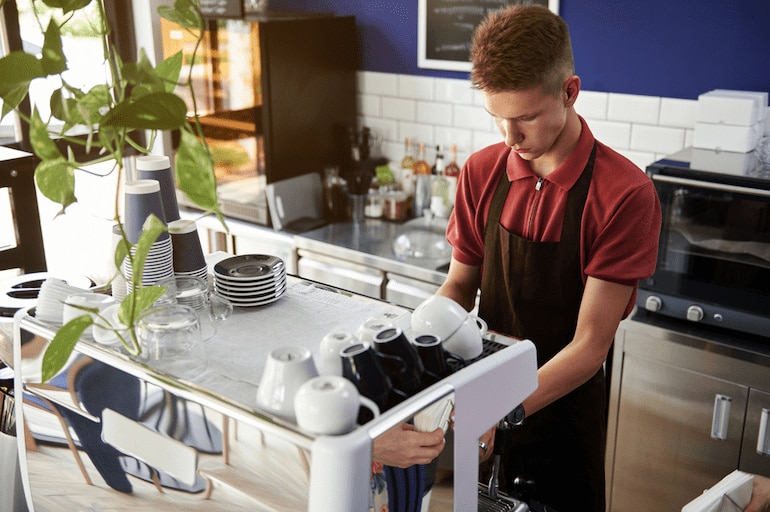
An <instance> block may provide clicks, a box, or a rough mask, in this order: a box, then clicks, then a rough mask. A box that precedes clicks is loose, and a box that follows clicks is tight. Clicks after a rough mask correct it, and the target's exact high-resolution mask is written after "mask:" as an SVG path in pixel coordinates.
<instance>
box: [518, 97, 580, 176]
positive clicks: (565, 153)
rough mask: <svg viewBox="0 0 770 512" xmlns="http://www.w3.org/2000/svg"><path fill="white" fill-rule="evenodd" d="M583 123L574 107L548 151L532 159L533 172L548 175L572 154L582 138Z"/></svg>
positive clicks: (568, 113)
mask: <svg viewBox="0 0 770 512" xmlns="http://www.w3.org/2000/svg"><path fill="white" fill-rule="evenodd" d="M582 130H583V125H582V124H581V123H580V118H579V117H578V115H577V112H575V109H574V108H570V109H569V111H568V112H567V121H566V122H565V123H564V129H563V130H562V131H561V133H560V134H559V136H558V137H557V138H556V140H555V141H554V143H553V146H551V149H550V150H548V152H547V153H545V154H543V155H542V156H541V157H540V158H538V159H537V160H533V161H530V162H529V163H530V167H531V168H532V172H534V173H535V174H536V175H538V176H541V177H546V176H548V175H549V174H551V173H552V172H553V171H555V170H556V169H557V168H558V167H559V166H560V165H561V164H563V163H564V161H565V160H566V159H567V158H568V157H569V156H570V155H571V154H572V152H573V151H574V150H575V148H576V147H577V144H578V141H579V140H580V133H581V132H582Z"/></svg>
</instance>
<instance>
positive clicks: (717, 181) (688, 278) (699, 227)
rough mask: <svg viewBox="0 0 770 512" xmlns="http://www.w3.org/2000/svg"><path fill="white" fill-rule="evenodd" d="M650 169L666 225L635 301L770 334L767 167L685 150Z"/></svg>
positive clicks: (750, 159)
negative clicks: (655, 258) (651, 272)
mask: <svg viewBox="0 0 770 512" xmlns="http://www.w3.org/2000/svg"><path fill="white" fill-rule="evenodd" d="M647 173H648V175H650V176H651V177H652V179H653V182H654V183H655V188H656V190H657V192H658V195H659V196H660V202H661V207H662V210H663V225H662V228H661V234H660V247H659V253H658V263H657V269H656V271H655V274H654V275H653V276H652V277H651V278H649V279H647V280H645V281H643V282H641V283H640V285H639V294H638V296H637V305H638V306H639V307H641V308H644V309H646V310H648V311H653V312H656V313H660V314H663V315H667V316H671V317H675V318H680V319H686V320H689V321H692V322H698V323H701V324H706V325H712V326H718V327H723V328H727V329H731V330H736V331H741V332H747V333H752V334H758V335H761V336H765V337H770V168H767V167H763V166H762V165H761V164H760V163H759V160H758V159H756V158H755V157H754V155H753V154H752V153H746V154H743V153H740V154H736V153H726V152H721V153H720V152H714V151H708V150H697V149H693V148H688V149H685V150H684V151H681V152H679V153H677V154H674V155H672V156H670V157H668V158H666V159H663V160H660V161H658V162H656V163H654V164H652V165H650V166H649V167H648V168H647Z"/></svg>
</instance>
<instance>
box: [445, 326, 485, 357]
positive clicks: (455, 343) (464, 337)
mask: <svg viewBox="0 0 770 512" xmlns="http://www.w3.org/2000/svg"><path fill="white" fill-rule="evenodd" d="M486 332H487V323H486V322H485V321H484V320H482V319H481V318H479V317H477V316H476V315H468V318H466V319H465V321H464V322H463V323H462V325H460V327H458V328H457V330H456V331H455V332H453V333H452V334H450V335H449V337H448V338H445V339H444V340H443V346H444V348H445V349H446V350H448V351H449V352H451V353H453V354H456V355H458V356H460V357H462V358H463V359H465V360H469V359H475V358H477V357H479V356H480V355H481V353H482V352H483V351H484V340H483V339H482V338H483V336H484V334H486Z"/></svg>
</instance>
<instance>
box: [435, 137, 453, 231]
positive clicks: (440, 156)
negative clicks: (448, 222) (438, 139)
mask: <svg viewBox="0 0 770 512" xmlns="http://www.w3.org/2000/svg"><path fill="white" fill-rule="evenodd" d="M432 171H433V174H434V176H433V182H432V184H431V194H430V211H431V212H432V213H433V215H435V216H436V217H442V218H446V217H449V211H450V210H451V208H452V204H451V203H450V200H449V181H448V180H447V179H446V176H445V175H444V172H445V170H444V153H443V152H442V150H441V146H436V163H435V164H434V165H433V169H432Z"/></svg>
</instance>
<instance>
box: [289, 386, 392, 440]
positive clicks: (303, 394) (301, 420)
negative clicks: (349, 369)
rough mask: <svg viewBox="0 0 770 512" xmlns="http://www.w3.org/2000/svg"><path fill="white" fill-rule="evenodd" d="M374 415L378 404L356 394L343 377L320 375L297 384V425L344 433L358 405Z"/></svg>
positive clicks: (316, 431) (326, 432)
mask: <svg viewBox="0 0 770 512" xmlns="http://www.w3.org/2000/svg"><path fill="white" fill-rule="evenodd" d="M362 405H363V406H364V407H366V408H367V409H369V410H370V411H371V412H372V414H373V415H374V417H377V416H379V415H380V410H379V408H378V407H377V405H376V404H375V403H374V402H373V401H371V400H369V399H368V398H366V397H363V396H361V395H360V394H359V393H358V390H357V389H356V387H355V385H353V383H352V382H350V381H349V380H348V379H346V378H345V377H340V376H338V375H322V376H320V377H315V378H312V379H310V380H308V381H307V382H305V383H304V384H302V386H300V388H299V390H298V391H297V394H296V395H295V397H294V410H295V411H296V413H297V425H299V427H300V428H301V429H303V430H306V431H308V432H312V433H314V434H324V435H340V434H347V433H348V432H350V431H352V430H353V429H354V428H355V427H356V420H357V419H358V409H359V407H360V406H362Z"/></svg>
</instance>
